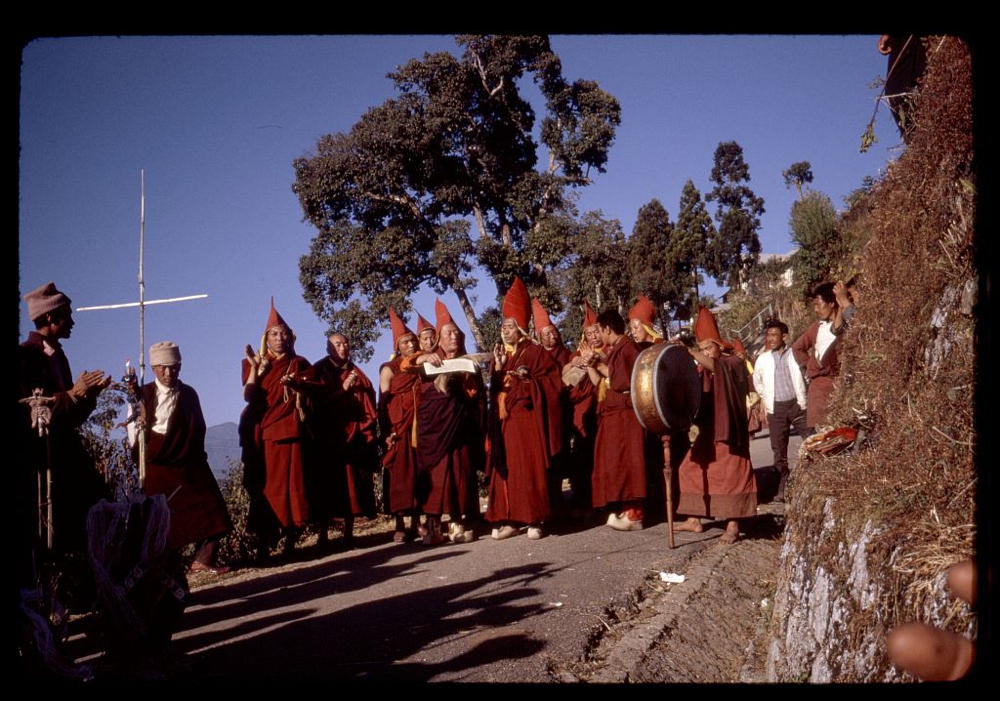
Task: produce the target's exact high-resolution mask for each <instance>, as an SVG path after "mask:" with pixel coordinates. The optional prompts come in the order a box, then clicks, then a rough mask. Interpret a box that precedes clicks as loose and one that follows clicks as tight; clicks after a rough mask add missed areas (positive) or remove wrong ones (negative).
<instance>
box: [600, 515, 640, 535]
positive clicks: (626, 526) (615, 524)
mask: <svg viewBox="0 0 1000 701" xmlns="http://www.w3.org/2000/svg"><path fill="white" fill-rule="evenodd" d="M608 525H609V526H611V527H612V528H614V529H615V530H616V531H641V530H642V521H633V520H632V519H630V518H628V517H627V516H625V514H622V515H621V516H619V515H618V514H616V513H612V514H611V516H610V517H609V518H608Z"/></svg>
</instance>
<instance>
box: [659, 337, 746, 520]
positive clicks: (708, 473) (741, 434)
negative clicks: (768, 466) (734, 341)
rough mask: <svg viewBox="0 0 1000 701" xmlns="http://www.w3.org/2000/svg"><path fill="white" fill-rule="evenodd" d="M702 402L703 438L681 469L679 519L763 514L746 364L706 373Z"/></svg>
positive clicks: (730, 358) (732, 360)
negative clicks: (749, 425)
mask: <svg viewBox="0 0 1000 701" xmlns="http://www.w3.org/2000/svg"><path fill="white" fill-rule="evenodd" d="M700 370H701V372H702V398H701V406H700V407H699V409H698V415H697V416H696V417H695V424H696V425H697V426H698V437H697V439H696V440H695V442H694V445H692V446H691V448H690V449H689V450H688V453H687V455H686V456H685V457H684V459H683V461H681V464H680V467H679V468H678V483H679V485H680V500H679V502H678V504H677V513H678V514H683V515H685V516H704V517H709V518H716V519H734V518H742V517H746V516H754V515H755V514H756V513H757V484H756V482H755V481H754V476H753V468H752V466H751V464H750V434H749V431H748V430H747V405H746V401H747V400H746V398H747V369H746V362H745V361H744V360H743V359H742V358H739V357H737V356H735V355H726V356H722V357H721V358H716V359H715V372H709V371H707V370H705V369H704V368H700Z"/></svg>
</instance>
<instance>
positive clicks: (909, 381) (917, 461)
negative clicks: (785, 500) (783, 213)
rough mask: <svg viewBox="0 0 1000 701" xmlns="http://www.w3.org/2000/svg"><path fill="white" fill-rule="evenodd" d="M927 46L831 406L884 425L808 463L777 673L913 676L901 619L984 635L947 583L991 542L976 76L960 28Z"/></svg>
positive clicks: (884, 183)
mask: <svg viewBox="0 0 1000 701" xmlns="http://www.w3.org/2000/svg"><path fill="white" fill-rule="evenodd" d="M926 48H927V55H928V67H927V70H926V72H925V74H924V77H923V79H922V81H921V84H920V89H919V97H918V101H917V105H916V112H915V127H914V131H913V133H912V135H911V137H910V140H909V143H908V144H907V146H906V149H905V151H904V152H903V153H902V154H901V155H900V157H899V159H898V160H897V161H896V162H894V163H892V164H890V165H889V167H888V171H887V173H886V175H885V177H884V178H883V179H882V180H881V181H880V182H878V183H877V185H876V187H875V188H874V189H873V190H872V192H871V193H870V194H869V195H868V196H867V198H866V199H865V200H864V201H863V202H862V203H861V204H860V205H859V206H857V207H855V209H854V211H853V212H852V216H851V217H850V218H849V220H848V222H847V224H846V225H847V226H850V227H852V228H853V232H852V233H853V234H854V235H855V236H856V237H857V239H858V240H859V241H862V242H864V243H863V246H861V247H860V248H859V251H860V255H859V258H858V260H857V261H856V262H855V263H856V265H855V267H856V269H859V270H861V274H860V289H861V295H860V303H859V305H858V311H857V314H856V316H855V318H854V320H853V322H852V325H851V327H850V329H849V332H848V336H847V337H846V339H845V345H844V346H842V349H843V350H842V358H843V359H844V360H843V367H842V375H841V381H840V386H839V387H838V390H837V394H836V395H835V397H834V402H833V408H832V411H831V415H830V417H829V418H830V422H831V423H832V424H835V425H836V424H849V423H851V422H853V421H855V419H856V418H857V416H858V415H859V414H868V415H870V416H873V417H874V419H875V428H874V430H873V432H872V434H871V441H870V443H869V446H868V447H867V449H863V450H859V451H857V452H856V453H854V454H853V455H850V456H836V457H830V458H818V459H816V458H814V459H808V460H806V461H805V462H804V463H802V464H800V465H799V467H798V468H797V469H796V471H795V473H794V478H793V479H794V481H793V484H792V485H791V490H792V499H791V503H790V505H789V507H788V509H787V512H786V514H787V522H786V533H785V542H784V544H783V548H782V554H781V564H780V572H779V581H778V589H777V593H776V597H775V610H774V615H773V616H772V618H771V621H770V631H769V634H770V647H769V650H768V659H767V678H768V680H769V681H783V682H787V681H811V682H883V681H906V680H910V681H912V679H913V678H912V677H909V676H908V675H906V674H904V673H902V672H900V671H899V670H897V669H896V668H894V667H893V666H892V664H891V663H890V661H889V659H888V656H887V653H886V635H887V633H888V632H889V631H890V630H891V629H892V628H893V627H894V626H896V625H898V624H900V623H905V622H908V621H923V622H925V623H932V624H935V625H939V626H942V627H945V628H948V629H950V630H953V631H955V632H960V633H964V634H967V635H970V636H973V637H974V636H975V635H976V626H977V621H976V616H975V615H974V613H973V612H971V611H970V610H969V607H968V606H967V605H965V604H962V603H958V602H956V601H954V600H953V599H952V598H951V597H950V596H949V595H948V594H947V593H946V591H945V589H944V586H943V581H944V572H945V571H946V569H947V568H948V566H950V565H951V564H952V563H954V562H956V561H959V560H962V559H965V558H969V557H972V556H973V555H974V554H975V551H976V543H977V524H976V518H975V513H976V499H977V494H978V492H979V490H980V484H979V481H978V475H977V471H976V460H975V451H976V445H977V437H976V436H977V434H976V414H975V411H974V408H975V394H976V388H977V383H976V342H977V331H978V329H977V324H976V320H977V316H978V314H979V312H980V309H979V306H980V305H979V300H980V294H981V292H980V290H981V288H983V283H981V281H980V277H979V274H978V271H977V267H976V260H975V255H974V252H975V248H974V230H975V224H976V217H975V213H976V204H977V183H976V169H975V165H976V163H975V151H974V144H973V129H972V126H973V122H972V115H973V111H972V95H973V90H972V76H973V72H972V62H971V60H970V55H969V51H968V47H967V46H966V45H965V44H964V43H963V42H962V41H960V40H958V39H956V38H952V37H944V38H942V37H933V38H931V39H928V40H926ZM883 108H884V106H883Z"/></svg>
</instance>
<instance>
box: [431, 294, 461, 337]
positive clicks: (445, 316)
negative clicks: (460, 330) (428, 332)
mask: <svg viewBox="0 0 1000 701" xmlns="http://www.w3.org/2000/svg"><path fill="white" fill-rule="evenodd" d="M434 314H435V316H436V317H437V324H436V325H435V329H434V330H435V331H437V333H438V335H439V336H440V335H441V329H443V328H444V325H445V324H455V320H454V319H452V318H451V313H450V312H449V311H448V307H446V306H444V302H442V301H441V300H440V299H438V298H437V297H435V298H434ZM455 326H458V324H455Z"/></svg>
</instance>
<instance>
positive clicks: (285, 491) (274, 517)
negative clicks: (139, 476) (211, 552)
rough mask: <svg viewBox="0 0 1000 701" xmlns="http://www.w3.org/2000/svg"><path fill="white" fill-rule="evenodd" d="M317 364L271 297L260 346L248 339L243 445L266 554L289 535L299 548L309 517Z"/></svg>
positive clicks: (254, 524) (253, 515)
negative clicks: (309, 419)
mask: <svg viewBox="0 0 1000 701" xmlns="http://www.w3.org/2000/svg"><path fill="white" fill-rule="evenodd" d="M312 374H313V372H312V366H311V365H310V364H309V361H308V360H306V359H305V358H303V357H302V356H299V355H296V354H295V335H294V334H293V333H292V330H291V328H290V327H289V326H288V324H286V323H285V320H284V319H282V318H281V315H280V314H278V312H277V310H276V309H275V308H274V300H273V299H272V300H271V311H270V314H269V316H268V319H267V328H266V330H265V332H264V336H263V338H262V339H261V348H260V350H259V352H257V353H255V352H254V350H253V347H252V346H250V345H249V344H248V345H247V347H246V358H245V359H244V360H243V398H244V400H245V401H246V402H247V406H246V408H245V409H244V410H243V414H242V415H241V416H240V445H241V446H242V447H243V465H244V485H245V486H246V488H247V491H248V492H249V493H250V513H249V515H248V517H247V527H248V529H250V530H251V531H254V532H256V533H257V534H258V535H259V536H261V537H262V553H261V554H264V555H266V554H267V548H268V546H269V545H270V544H271V543H272V542H274V541H275V540H276V538H275V535H276V534H275V530H277V529H278V528H280V530H281V531H282V533H283V535H284V536H285V545H284V550H285V554H286V555H287V554H290V553H291V552H292V551H293V550H294V548H295V542H296V541H297V540H298V537H299V535H300V534H301V532H302V527H303V526H305V525H306V523H307V522H308V520H309V502H308V499H307V491H306V472H305V471H306V467H305V465H306V451H307V450H308V446H307V443H306V439H307V436H308V433H307V430H306V426H305V416H306V414H305V405H306V399H305V396H304V395H303V393H302V391H301V389H302V387H303V386H304V385H305V384H307V383H308V382H309V381H311V379H312Z"/></svg>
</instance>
